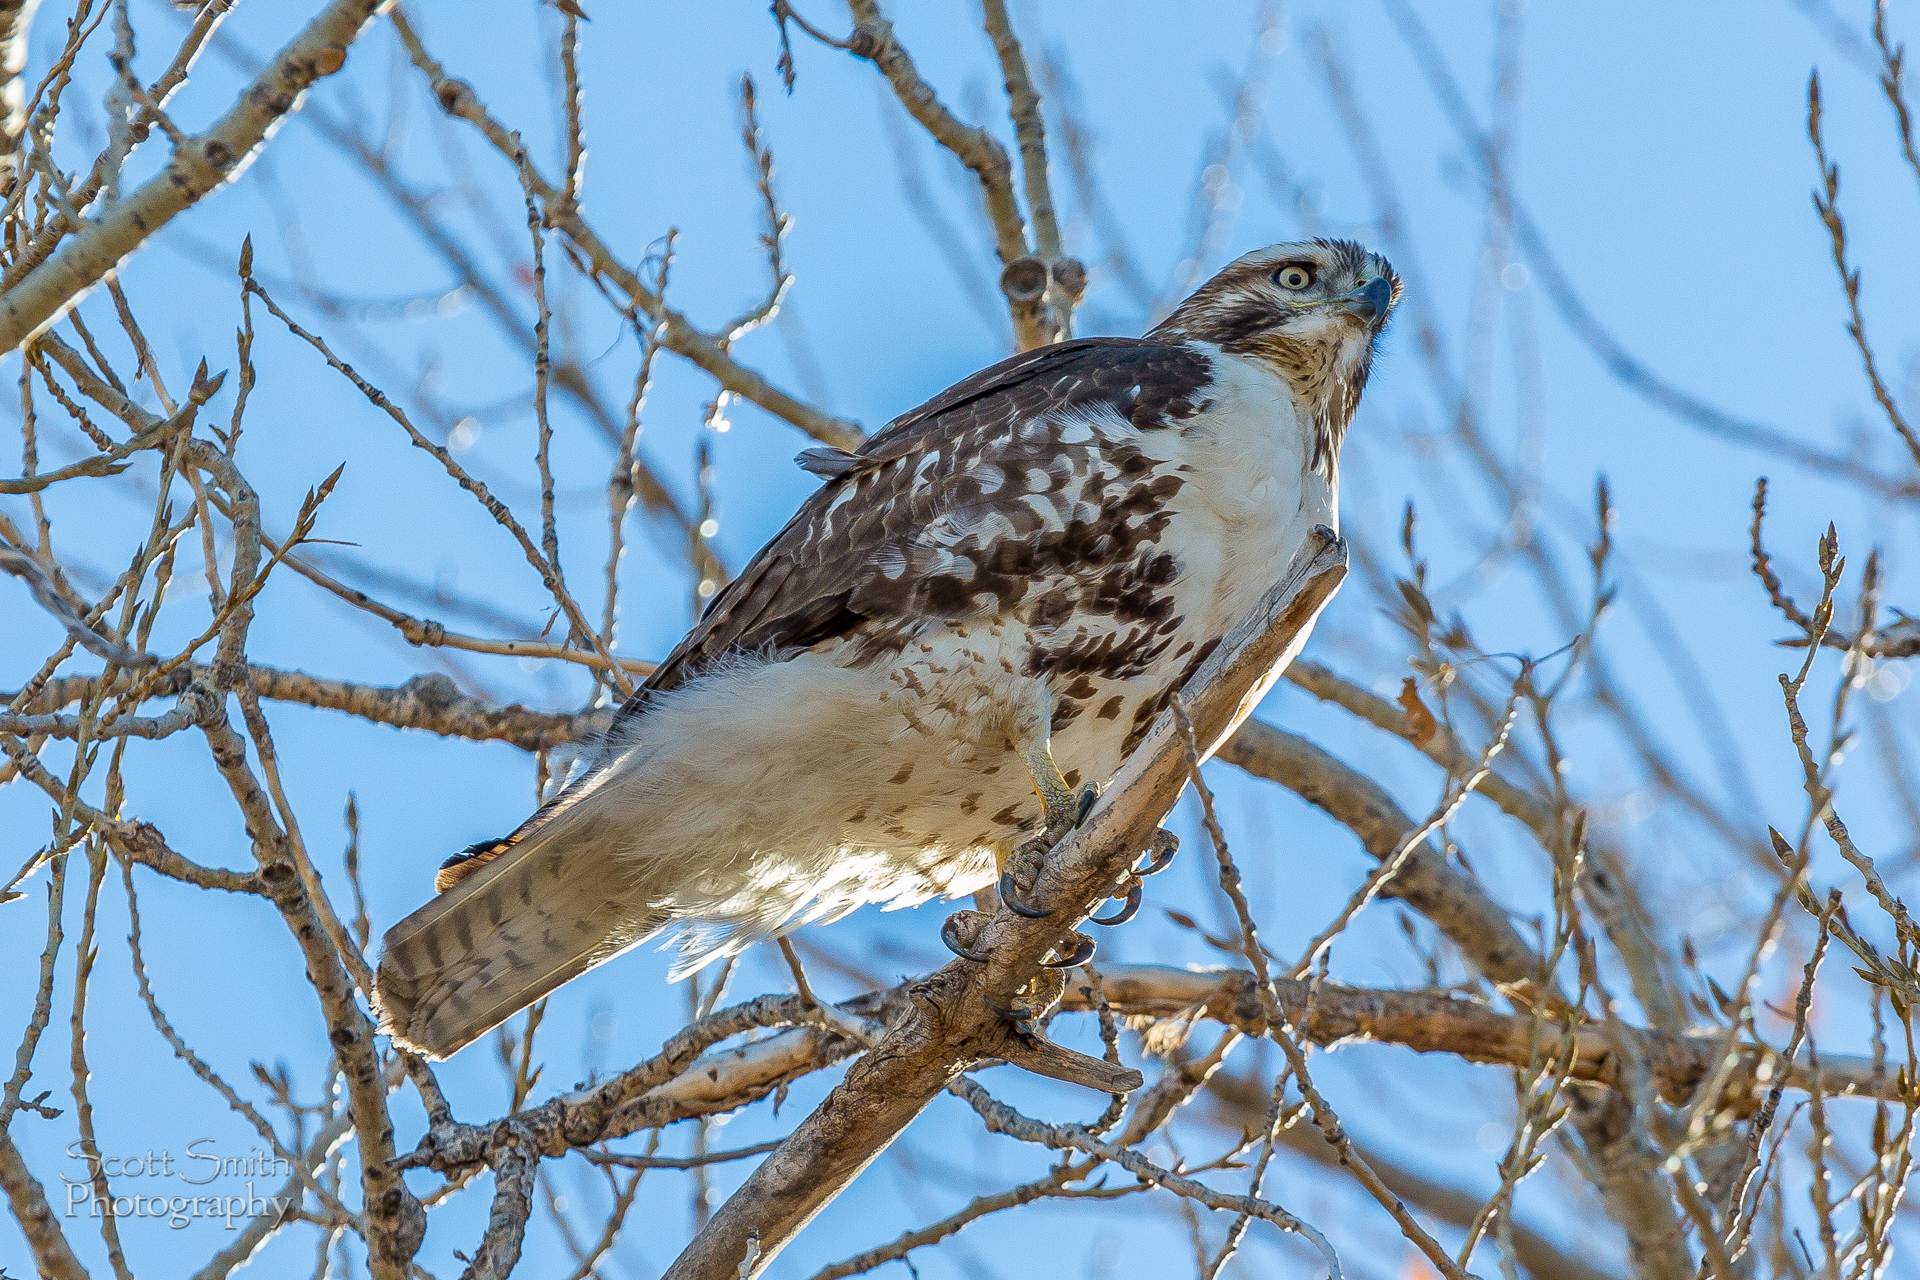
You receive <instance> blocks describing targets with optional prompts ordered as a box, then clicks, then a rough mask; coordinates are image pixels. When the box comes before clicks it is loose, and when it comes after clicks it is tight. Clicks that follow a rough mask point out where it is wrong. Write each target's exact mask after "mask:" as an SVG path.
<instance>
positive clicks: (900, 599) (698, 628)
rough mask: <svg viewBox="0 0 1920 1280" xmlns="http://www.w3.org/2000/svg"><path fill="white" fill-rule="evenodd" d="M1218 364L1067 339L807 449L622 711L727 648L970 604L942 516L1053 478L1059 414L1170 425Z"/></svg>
mask: <svg viewBox="0 0 1920 1280" xmlns="http://www.w3.org/2000/svg"><path fill="white" fill-rule="evenodd" d="M1211 379H1212V370H1211V367H1210V365H1209V362H1208V360H1207V358H1206V357H1205V356H1204V355H1202V354H1201V353H1200V352H1198V351H1196V350H1194V349H1193V348H1191V347H1188V346H1185V345H1183V344H1174V343H1163V342H1153V341H1148V340H1144V339H1135V338H1087V339H1081V340H1078V341H1073V342H1063V343H1058V344H1056V345H1054V346H1050V347H1044V348H1041V349H1040V350H1038V351H1031V352H1027V353H1025V354H1023V355H1018V356H1014V357H1012V358H1011V359H1008V360H1003V361H1001V362H1000V363H999V364H996V365H993V366H992V367H990V368H987V369H984V370H982V371H981V372H979V373H976V374H974V375H973V376H972V377H970V378H968V379H966V380H965V381H963V382H960V383H957V384H955V385H954V386H952V387H950V388H948V389H947V390H946V391H943V392H941V393H940V394H939V395H937V396H935V397H934V398H933V399H931V400H929V401H927V403H925V404H923V405H921V406H920V407H919V408H917V409H915V410H913V411H912V412H910V413H907V414H904V415H902V416H901V417H899V418H896V419H894V420H893V421H892V422H890V423H888V424H887V426H886V427H884V428H883V429H881V430H880V431H878V432H876V433H874V435H873V436H871V437H870V438H869V439H868V440H867V441H866V443H865V444H863V445H862V446H861V448H860V450H859V451H858V452H857V453H851V454H848V453H841V452H839V451H837V450H835V451H826V450H809V451H808V455H807V461H806V463H805V465H807V466H808V468H809V469H810V470H813V471H814V472H816V474H825V475H827V476H828V477H829V478H828V480H827V482H826V483H825V484H823V485H822V486H821V487H820V489H819V490H818V491H817V492H815V493H814V494H813V496H812V497H810V498H809V499H808V500H807V501H806V503H805V504H804V505H803V506H802V507H801V508H800V510H799V511H798V512H796V513H795V514H794V517H793V519H791V520H789V521H788V522H787V524H786V527H785V528H783V529H782V530H781V531H780V532H779V533H778V534H776V535H775V536H774V537H773V539H772V541H770V542H768V543H767V545H766V546H765V547H763V548H761V550H760V553H759V554H758V555H756V556H755V557H754V558H753V560H752V561H751V562H750V563H748V565H747V566H746V568H745V569H743V570H741V572H740V576H739V577H737V578H735V579H734V580H733V582H732V583H730V584H729V585H728V586H727V587H726V588H724V589H723V590H722V591H721V592H720V593H719V594H718V595H716V596H715V597H714V599H713V601H712V603H711V604H709V605H708V607H707V609H706V611H705V613H704V614H702V616H701V618H700V621H699V622H698V623H697V624H696V625H695V626H694V628H693V630H692V631H691V632H689V633H688V634H687V636H686V638H685V639H683V640H682V641H681V642H680V644H679V645H678V646H677V647H676V648H675V649H674V650H673V652H672V653H670V654H668V655H667V657H666V659H665V661H663V662H662V663H661V664H660V666H659V667H658V668H657V669H656V670H655V671H654V672H653V674H652V675H651V676H649V677H648V679H647V681H646V683H645V684H644V685H643V686H642V687H641V688H640V689H639V691H638V692H636V693H635V694H634V696H633V697H632V698H631V699H629V700H628V702H627V705H626V706H624V707H622V708H621V710H620V717H625V716H628V715H633V714H638V713H641V712H643V711H644V708H645V706H646V699H647V697H648V695H649V694H651V693H655V692H664V691H666V690H668V689H672V688H674V687H675V686H677V685H680V684H682V683H684V682H685V681H686V680H688V679H690V678H692V677H693V676H695V675H698V674H699V673H700V672H702V671H704V670H706V669H707V668H708V667H710V666H711V665H712V664H713V663H714V662H716V661H718V660H720V659H722V658H725V657H727V656H728V655H731V654H738V653H757V654H763V655H766V656H769V657H774V658H782V657H787V656H791V655H792V654H794V653H797V652H800V651H801V650H804V649H808V648H811V647H813V646H814V645H817V644H820V643H822V642H824V641H827V640H831V639H834V638H837V637H840V636H844V635H847V634H849V633H851V632H854V631H856V630H860V629H875V630H880V631H885V630H887V629H889V628H892V627H895V626H899V625H911V624H913V623H915V622H918V621H922V620H925V619H929V618H941V617H956V616H962V615H964V614H966V613H968V612H971V611H972V610H973V608H974V607H975V606H974V604H973V602H974V600H975V598H976V597H975V594H974V593H973V592H972V591H969V590H967V589H966V588H967V584H966V583H964V582H956V581H954V580H953V579H952V578H951V577H948V576H944V575H941V574H939V573H929V572H927V570H928V568H929V563H928V557H927V556H926V555H925V554H923V553H924V552H925V551H926V550H927V549H928V548H927V546H926V542H927V539H928V531H929V530H930V529H932V528H934V527H935V525H936V522H937V521H939V520H940V519H941V517H943V516H950V515H953V514H954V513H956V512H959V511H962V510H967V509H974V508H980V507H983V506H990V507H993V508H1000V509H1005V510H1008V511H1010V512H1017V511H1019V510H1020V509H1021V507H1022V504H1021V501H1020V500H1021V498H1022V497H1023V496H1025V494H1026V493H1027V492H1029V487H1028V486H1030V485H1032V484H1035V483H1038V484H1045V483H1047V481H1046V480H1045V479H1044V476H1045V473H1046V471H1047V465H1048V463H1049V461H1051V460H1052V459H1053V458H1054V456H1055V455H1056V453H1057V449H1056V447H1055V446H1054V444H1053V436H1054V433H1055V431H1056V430H1057V426H1058V419H1059V418H1060V416H1061V415H1062V414H1067V413H1072V412H1075V411H1078V412H1086V411H1088V410H1093V409H1098V408H1106V409H1111V410H1112V411H1114V412H1116V413H1118V414H1119V415H1120V416H1121V417H1123V418H1126V419H1128V420H1130V421H1132V423H1133V424H1134V425H1135V426H1136V427H1138V428H1140V429H1142V430H1152V429H1155V428H1160V427H1166V426H1169V425H1172V424H1174V423H1177V422H1179V421H1180V420H1182V419H1184V418H1186V417H1189V416H1191V415H1192V414H1193V413H1195V412H1197V411H1198V409H1199V408H1200V405H1199V403H1198V393H1199V391H1200V389H1201V388H1203V387H1204V386H1206V385H1207V383H1208V382H1209V381H1211ZM1013 532H1014V534H1015V536H1017V535H1018V532H1019V529H1018V523H1017V522H1015V523H1014V527H1013ZM617 723H618V718H616V724H617Z"/></svg>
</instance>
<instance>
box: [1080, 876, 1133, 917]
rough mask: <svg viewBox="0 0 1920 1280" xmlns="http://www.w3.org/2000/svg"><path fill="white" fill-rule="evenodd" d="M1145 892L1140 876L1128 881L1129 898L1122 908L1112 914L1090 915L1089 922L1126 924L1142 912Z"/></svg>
mask: <svg viewBox="0 0 1920 1280" xmlns="http://www.w3.org/2000/svg"><path fill="white" fill-rule="evenodd" d="M1145 892H1146V890H1145V887H1144V886H1143V885H1141V883H1140V881H1139V879H1138V878H1135V879H1133V880H1130V881H1129V882H1128V883H1127V893H1126V899H1127V900H1126V901H1125V902H1123V903H1122V904H1121V905H1120V909H1119V910H1118V911H1116V912H1114V913H1113V914H1112V915H1110V916H1088V917H1087V923H1088V924H1100V925H1108V926H1112V925H1116V924H1125V923H1126V922H1127V921H1129V920H1131V919H1133V918H1134V917H1135V916H1137V915H1139V914H1140V902H1141V899H1142V898H1143V897H1144V896H1145Z"/></svg>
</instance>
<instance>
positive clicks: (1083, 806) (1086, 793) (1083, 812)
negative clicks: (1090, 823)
mask: <svg viewBox="0 0 1920 1280" xmlns="http://www.w3.org/2000/svg"><path fill="white" fill-rule="evenodd" d="M1099 799H1100V788H1099V787H1096V786H1095V785H1093V784H1092V783H1091V782H1089V783H1088V784H1087V785H1086V786H1084V787H1082V788H1080V790H1079V792H1078V793H1077V794H1075V796H1074V798H1073V828H1072V829H1074V830H1078V829H1079V827H1080V824H1081V823H1083V822H1085V821H1086V820H1087V815H1088V814H1090V813H1092V812H1093V806H1094V804H1095V803H1096V802H1097V801H1098V800H1099Z"/></svg>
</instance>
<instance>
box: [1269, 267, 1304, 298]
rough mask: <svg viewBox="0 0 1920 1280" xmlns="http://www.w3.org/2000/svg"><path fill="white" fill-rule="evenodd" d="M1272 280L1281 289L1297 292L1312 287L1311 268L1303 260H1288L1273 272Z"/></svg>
mask: <svg viewBox="0 0 1920 1280" xmlns="http://www.w3.org/2000/svg"><path fill="white" fill-rule="evenodd" d="M1273 282H1274V283H1275V284H1277V285H1279V286H1280V287H1281V288H1282V289H1291V290H1293V291H1294V292H1295V293H1298V292H1299V291H1300V290H1302V289H1311V288H1312V287H1313V268H1312V267H1310V266H1308V265H1307V264H1306V263H1304V262H1289V263H1288V264H1287V265H1286V266H1284V267H1281V268H1279V269H1277V270H1276V271H1275V272H1274V273H1273Z"/></svg>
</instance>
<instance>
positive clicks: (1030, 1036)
mask: <svg viewBox="0 0 1920 1280" xmlns="http://www.w3.org/2000/svg"><path fill="white" fill-rule="evenodd" d="M986 1003H987V1008H989V1009H991V1010H993V1011H994V1012H995V1013H996V1014H998V1015H1000V1018H1001V1019H1002V1020H1003V1021H1004V1022H1005V1023H1006V1024H1007V1027H1008V1029H1009V1030H1011V1031H1012V1032H1013V1034H1015V1035H1017V1036H1019V1037H1021V1038H1022V1039H1026V1040H1038V1039H1039V1038H1040V1029H1039V1027H1038V1026H1037V1025H1036V1024H1035V1022H1034V1011H1033V1010H1032V1009H1028V1008H1023V1007H1022V1006H1020V1005H1018V1004H1012V1005H1005V1004H996V1003H995V1002H993V1001H992V1000H988V1001H987V1002H986Z"/></svg>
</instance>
